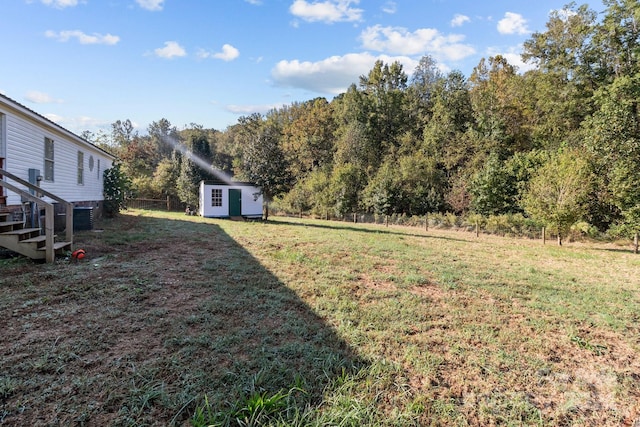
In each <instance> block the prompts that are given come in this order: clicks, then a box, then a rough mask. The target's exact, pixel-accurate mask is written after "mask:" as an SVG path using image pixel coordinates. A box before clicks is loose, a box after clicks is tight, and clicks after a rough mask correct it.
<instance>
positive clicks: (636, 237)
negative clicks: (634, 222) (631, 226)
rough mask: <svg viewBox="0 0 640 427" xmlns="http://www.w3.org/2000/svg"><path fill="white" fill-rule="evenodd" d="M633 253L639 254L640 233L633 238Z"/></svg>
mask: <svg viewBox="0 0 640 427" xmlns="http://www.w3.org/2000/svg"><path fill="white" fill-rule="evenodd" d="M633 253H634V254H637V253H638V232H637V231H636V234H635V235H634V236H633Z"/></svg>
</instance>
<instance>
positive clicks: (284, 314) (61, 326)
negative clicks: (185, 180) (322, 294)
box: [0, 216, 366, 425]
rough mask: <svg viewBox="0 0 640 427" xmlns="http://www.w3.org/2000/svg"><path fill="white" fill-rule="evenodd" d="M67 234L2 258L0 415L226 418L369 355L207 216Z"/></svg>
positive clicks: (296, 401) (296, 408)
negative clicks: (44, 256)
mask: <svg viewBox="0 0 640 427" xmlns="http://www.w3.org/2000/svg"><path fill="white" fill-rule="evenodd" d="M76 244H77V246H78V247H83V248H84V249H85V250H86V251H87V254H88V255H89V256H88V259H87V260H86V262H84V263H74V264H72V263H69V262H66V261H62V262H59V263H58V264H56V265H46V266H42V265H32V266H28V267H29V268H27V269H25V268H24V267H22V269H21V270H20V271H15V272H12V271H9V270H4V271H2V270H0V292H2V293H3V295H4V296H6V298H5V299H4V302H3V304H2V305H0V318H1V319H3V320H2V321H1V322H0V327H1V328H2V330H3V331H5V332H3V335H2V338H1V339H0V343H1V344H2V347H3V348H4V351H3V353H2V354H3V357H2V358H1V359H2V361H0V372H3V373H2V375H1V376H2V378H0V379H2V380H3V383H7V384H14V386H12V387H11V388H10V389H6V390H5V389H2V390H3V394H2V395H0V398H1V399H0V403H1V404H2V407H1V408H0V424H2V422H6V423H9V424H12V425H43V424H47V425H48V424H50V423H53V424H67V425H73V424H95V425H98V424H103V425H125V424H126V425H171V424H174V425H182V424H184V423H186V422H188V420H189V419H191V418H192V417H193V415H194V413H200V415H201V416H202V419H201V420H200V421H202V422H203V423H205V424H216V425H225V424H228V423H230V422H231V421H232V419H233V417H236V418H237V417H240V418H241V417H245V416H250V415H251V414H246V413H243V412H242V411H246V410H247V407H248V406H247V402H252V401H255V399H256V397H258V398H265V399H268V398H269V397H273V396H285V397H286V399H287V404H286V407H285V408H280V409H281V411H280V413H279V414H276V415H277V416H278V417H284V418H285V419H286V417H287V416H289V415H287V414H286V413H284V412H282V411H285V412H287V411H288V412H289V413H291V414H294V415H295V414H296V413H298V414H299V413H300V412H304V411H305V410H308V408H310V407H313V406H314V405H317V404H318V403H320V402H321V401H322V398H323V393H324V392H325V391H326V388H327V387H330V386H331V384H332V383H334V382H335V381H336V380H338V379H339V378H340V377H341V376H344V375H345V374H349V373H352V372H356V371H357V370H359V369H361V368H363V367H365V366H366V362H365V361H363V360H361V359H360V358H359V357H358V356H357V355H355V354H354V352H353V351H352V350H351V349H350V348H349V346H348V345H347V343H346V342H345V341H344V340H342V339H341V338H340V337H339V336H338V335H337V334H336V331H335V330H334V329H333V328H332V327H331V326H330V325H328V324H326V323H325V322H324V321H323V319H321V318H320V317H318V316H317V315H316V314H315V313H314V311H313V310H312V309H311V308H310V307H309V306H308V305H307V304H306V303H305V302H304V301H302V300H301V299H300V298H299V297H298V295H296V293H295V292H293V291H292V290H291V289H289V288H288V287H287V286H286V284H285V283H283V282H282V281H281V280H280V279H279V278H278V277H276V276H275V275H273V274H272V273H270V272H269V271H268V270H267V269H266V268H264V267H263V266H262V265H261V264H260V262H259V260H257V259H256V258H254V257H253V256H252V255H251V254H250V253H249V252H247V251H246V250H245V249H244V248H243V247H242V246H241V245H239V244H238V243H237V242H236V241H235V240H234V239H233V238H232V237H230V236H229V235H227V234H226V233H225V232H224V231H223V230H222V229H221V228H220V227H219V226H217V225H215V224H210V223H198V222H191V221H187V220H175V219H174V220H169V219H159V218H149V217H139V216H138V217H132V216H123V217H122V218H120V219H119V220H116V221H113V222H111V223H109V224H108V226H107V227H105V230H104V232H102V233H85V234H80V235H78V236H77V238H76ZM9 268H10V267H9ZM43 269H46V274H43V272H42V270H43ZM14 273H15V277H14V279H13V280H14V282H9V281H8V280H6V279H3V278H6V277H10V276H11V275H12V274H14ZM12 283H13V284H15V283H23V284H27V285H22V286H14V285H12ZM70 390H71V391H72V392H71V391H70ZM205 397H206V401H205ZM265 399H263V401H264V400H265ZM258 400H259V399H258ZM205 402H206V403H205ZM292 406H293V407H292ZM278 408H279V407H278Z"/></svg>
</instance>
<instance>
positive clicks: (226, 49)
mask: <svg viewBox="0 0 640 427" xmlns="http://www.w3.org/2000/svg"><path fill="white" fill-rule="evenodd" d="M239 56H240V51H239V50H238V49H236V48H235V47H233V46H231V45H230V44H225V45H224V46H222V51H221V52H208V51H206V50H204V49H201V50H200V51H198V58H202V59H206V58H217V59H222V60H223V61H227V62H228V61H233V60H234V59H236V58H237V57H239Z"/></svg>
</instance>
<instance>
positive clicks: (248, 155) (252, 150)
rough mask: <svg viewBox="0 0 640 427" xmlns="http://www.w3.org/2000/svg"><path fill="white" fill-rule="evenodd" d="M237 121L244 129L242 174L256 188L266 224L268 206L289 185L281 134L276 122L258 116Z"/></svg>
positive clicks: (289, 177) (287, 166) (289, 178)
mask: <svg viewBox="0 0 640 427" xmlns="http://www.w3.org/2000/svg"><path fill="white" fill-rule="evenodd" d="M240 122H241V123H242V124H243V125H244V126H245V129H244V132H243V133H244V138H245V140H244V150H243V158H242V173H243V176H244V177H245V178H246V179H248V180H249V181H251V182H252V183H254V184H255V185H257V186H258V187H260V190H261V193H262V196H263V199H264V202H265V204H264V211H263V212H264V213H263V217H264V219H265V221H266V220H268V219H269V203H270V202H271V201H272V200H273V198H274V197H276V196H278V195H280V194H283V193H285V192H286V191H287V190H288V189H289V186H290V183H291V175H290V172H289V165H288V164H287V160H286V158H285V155H284V152H283V151H282V147H281V146H280V138H281V132H280V129H279V128H278V126H277V123H275V122H270V121H268V120H267V121H263V120H262V117H261V116H260V115H258V114H254V115H252V116H249V117H243V118H241V119H240Z"/></svg>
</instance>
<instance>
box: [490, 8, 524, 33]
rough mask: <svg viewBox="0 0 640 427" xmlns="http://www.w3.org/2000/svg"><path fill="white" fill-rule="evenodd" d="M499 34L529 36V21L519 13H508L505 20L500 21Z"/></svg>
mask: <svg viewBox="0 0 640 427" xmlns="http://www.w3.org/2000/svg"><path fill="white" fill-rule="evenodd" d="M498 32H499V33H500V34H529V33H530V32H531V31H530V30H529V29H528V28H527V20H526V19H524V17H523V16H522V15H520V14H519V13H513V12H507V13H505V14H504V18H502V19H501V20H500V21H498Z"/></svg>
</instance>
